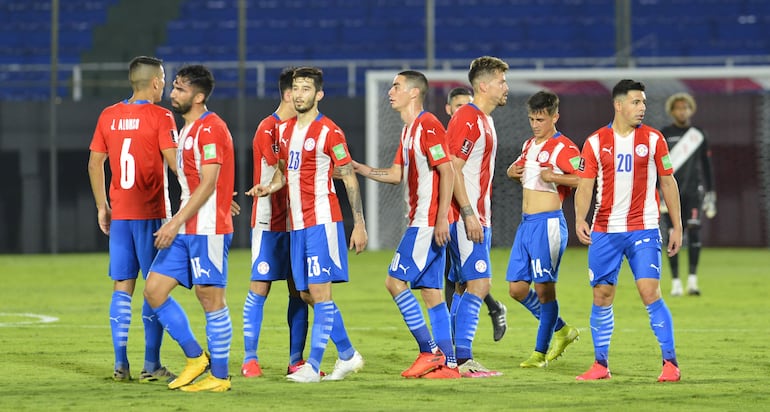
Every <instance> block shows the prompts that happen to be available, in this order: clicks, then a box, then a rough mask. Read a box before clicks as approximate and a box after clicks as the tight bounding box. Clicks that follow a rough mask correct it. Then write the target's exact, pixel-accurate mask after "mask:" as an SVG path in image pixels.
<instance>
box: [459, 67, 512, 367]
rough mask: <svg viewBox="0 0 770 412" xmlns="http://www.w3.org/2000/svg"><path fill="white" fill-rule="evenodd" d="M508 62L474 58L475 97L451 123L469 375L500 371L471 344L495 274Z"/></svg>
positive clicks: (463, 351) (462, 344) (464, 360)
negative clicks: (494, 203)
mask: <svg viewBox="0 0 770 412" xmlns="http://www.w3.org/2000/svg"><path fill="white" fill-rule="evenodd" d="M507 70H508V64H507V63H505V62H504V61H502V60H500V59H498V58H496V57H489V56H483V57H479V58H476V59H474V60H473V61H472V62H471V65H470V70H469V71H468V80H469V81H470V84H471V86H473V96H474V98H473V102H472V103H468V104H466V105H464V106H462V107H460V108H459V109H458V110H457V112H455V114H454V116H452V119H451V120H450V121H449V126H448V127H447V142H448V145H449V152H450V157H451V159H452V165H453V166H454V169H455V179H454V189H453V192H454V200H453V202H452V216H453V218H452V219H453V220H454V221H455V223H452V226H451V228H450V241H449V255H450V258H451V259H452V269H451V273H450V274H449V277H450V279H451V280H452V281H454V282H456V283H457V285H456V286H455V289H456V291H455V297H454V299H452V309H451V313H452V314H454V316H453V317H454V319H455V321H454V326H455V327H454V331H455V333H454V337H455V350H456V355H457V363H458V364H459V369H460V373H461V374H462V376H464V377H470V378H481V377H488V376H497V375H500V372H496V371H491V370H489V369H487V368H485V367H484V366H482V365H481V364H480V363H479V362H477V361H476V360H474V359H473V351H472V344H473V338H474V337H475V335H476V328H477V326H478V323H479V310H480V309H481V302H482V301H483V299H484V297H485V296H487V295H488V294H489V284H490V281H491V278H492V269H491V266H490V257H489V253H490V248H491V245H492V227H491V223H492V222H491V212H492V210H491V209H492V208H491V204H490V201H491V195H492V177H493V175H494V171H495V157H496V152H497V132H496V131H495V127H494V122H493V121H492V116H491V114H492V111H494V110H495V109H496V108H497V107H498V106H504V105H505V104H506V102H507V101H508V83H507V82H506V81H505V72H506V71H507Z"/></svg>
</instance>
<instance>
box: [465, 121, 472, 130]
mask: <svg viewBox="0 0 770 412" xmlns="http://www.w3.org/2000/svg"><path fill="white" fill-rule="evenodd" d="M465 125H466V126H468V128H469V129H471V130H473V123H471V122H465Z"/></svg>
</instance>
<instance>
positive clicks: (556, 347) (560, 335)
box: [545, 324, 580, 362]
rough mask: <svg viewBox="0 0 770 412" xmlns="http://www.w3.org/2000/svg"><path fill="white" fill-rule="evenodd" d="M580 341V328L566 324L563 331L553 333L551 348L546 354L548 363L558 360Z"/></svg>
mask: <svg viewBox="0 0 770 412" xmlns="http://www.w3.org/2000/svg"><path fill="white" fill-rule="evenodd" d="M578 339H580V331H579V330H578V328H576V327H573V326H570V325H567V324H565V325H564V326H563V327H562V328H561V329H559V330H557V331H556V332H554V333H553V341H552V342H551V348H550V349H548V352H547V353H546V354H545V360H546V362H550V361H552V360H556V359H558V358H559V357H560V356H561V355H562V354H563V353H564V350H565V349H567V346H568V345H569V344H570V343H572V342H574V341H576V340H578Z"/></svg>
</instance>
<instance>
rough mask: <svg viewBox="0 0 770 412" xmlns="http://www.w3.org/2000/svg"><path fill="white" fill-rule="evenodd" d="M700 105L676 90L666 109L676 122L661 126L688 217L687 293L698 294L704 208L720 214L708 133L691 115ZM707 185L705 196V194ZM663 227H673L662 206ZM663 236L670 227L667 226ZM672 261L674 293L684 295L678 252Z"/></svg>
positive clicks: (684, 210) (710, 213)
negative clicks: (691, 120) (694, 124)
mask: <svg viewBox="0 0 770 412" xmlns="http://www.w3.org/2000/svg"><path fill="white" fill-rule="evenodd" d="M696 109H697V106H696V105H695V99H694V98H693V97H692V96H691V95H689V94H688V93H676V94H674V95H672V96H670V97H669V98H668V99H667V100H666V113H668V115H669V116H671V119H672V120H673V123H672V124H670V125H668V126H666V127H664V128H663V129H661V130H660V131H661V133H663V136H665V138H666V143H668V146H669V149H670V156H671V163H672V165H673V166H674V170H675V172H674V177H675V178H676V181H677V183H678V184H679V199H680V202H681V206H682V212H683V213H684V214H685V216H686V218H687V221H686V223H687V252H688V253H687V256H688V260H689V264H690V267H689V269H690V271H689V276H687V294H688V295H692V296H699V295H700V289H698V259H699V258H700V251H701V240H700V227H701V209H702V210H703V212H704V214H705V215H706V217H707V218H709V219H712V218H713V217H714V216H716V214H717V205H716V200H717V195H716V191H715V190H714V173H713V168H712V167H711V150H709V146H708V140H707V139H706V133H705V132H704V131H703V130H701V129H700V128H697V127H695V126H693V125H692V124H691V123H690V119H691V118H692V116H693V114H695V110H696ZM704 189H705V196H704V193H703V192H704ZM661 212H662V213H663V215H662V216H661V218H662V219H663V226H664V228H670V227H671V218H670V216H669V214H668V213H666V212H665V209H664V208H663V207H661ZM663 234H664V236H667V235H668V230H664V232H663ZM668 261H669V263H670V264H671V277H672V278H673V280H672V283H671V296H681V295H682V292H683V290H682V281H681V280H680V279H679V255H674V256H671V257H669V258H668Z"/></svg>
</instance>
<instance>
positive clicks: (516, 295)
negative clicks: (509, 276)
mask: <svg viewBox="0 0 770 412" xmlns="http://www.w3.org/2000/svg"><path fill="white" fill-rule="evenodd" d="M508 294H509V295H511V297H512V298H513V299H515V300H517V301H519V302H521V301H523V300H524V299H526V298H527V295H529V283H527V282H508Z"/></svg>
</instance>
